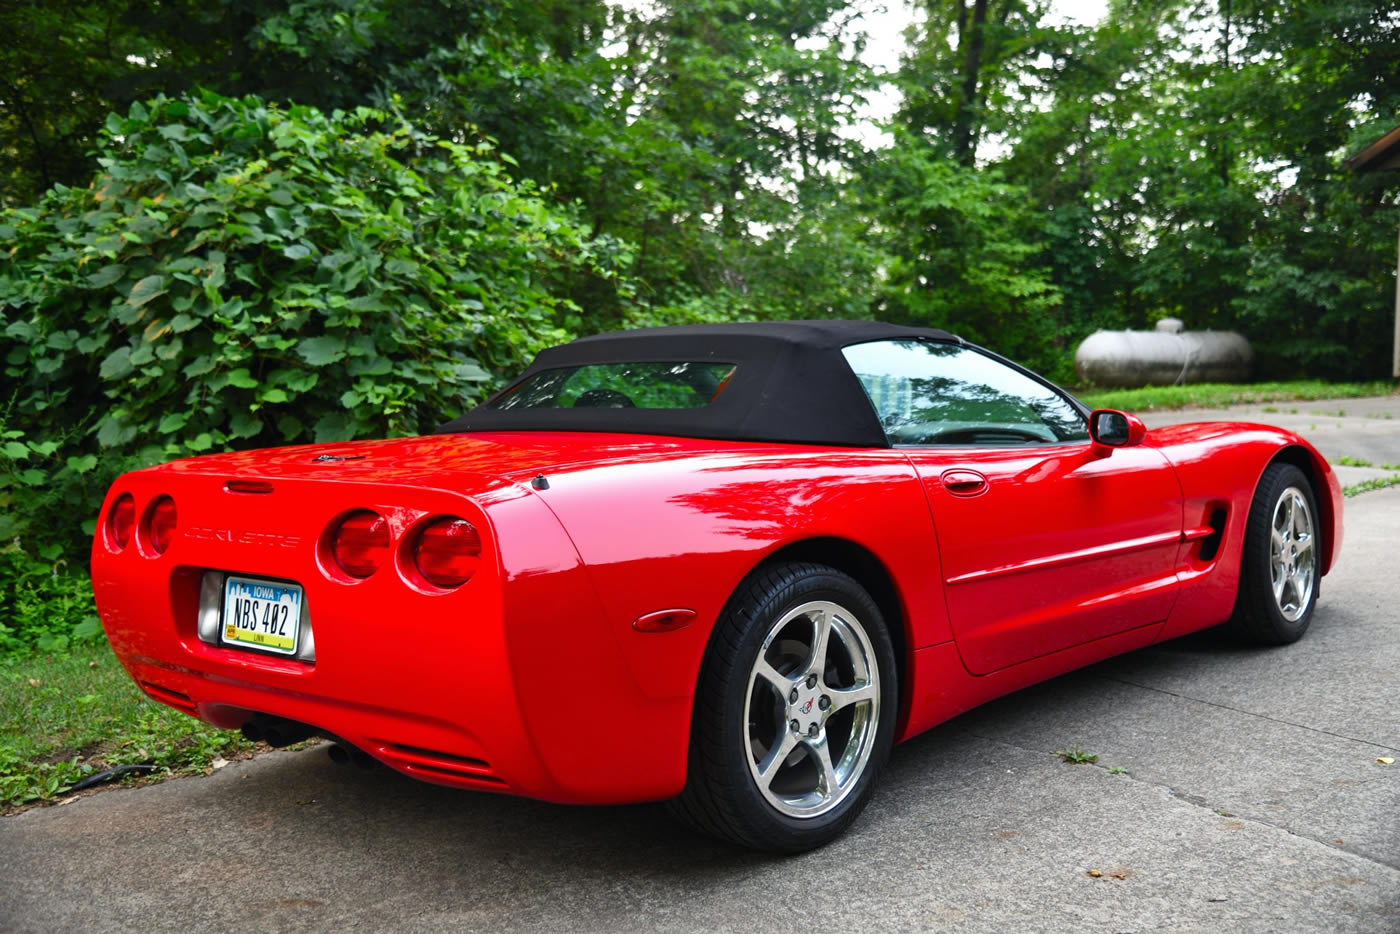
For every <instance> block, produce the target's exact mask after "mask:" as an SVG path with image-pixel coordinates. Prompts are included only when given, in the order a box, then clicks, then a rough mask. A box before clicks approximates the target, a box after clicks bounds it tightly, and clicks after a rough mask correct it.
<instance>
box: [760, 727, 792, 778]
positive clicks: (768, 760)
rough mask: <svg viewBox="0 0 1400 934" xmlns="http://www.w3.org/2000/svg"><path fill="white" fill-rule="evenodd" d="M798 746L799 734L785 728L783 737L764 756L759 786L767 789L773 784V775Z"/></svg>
mask: <svg viewBox="0 0 1400 934" xmlns="http://www.w3.org/2000/svg"><path fill="white" fill-rule="evenodd" d="M796 746H797V736H796V734H794V733H793V732H792V731H791V730H788V729H784V730H783V736H782V739H780V740H778V744H777V745H776V746H774V747H773V748H772V749H770V750H768V755H766V756H764V758H763V762H762V764H760V765H759V767H758V784H759V787H760V788H762V789H763V790H765V791H767V790H768V786H769V785H771V784H773V776H775V775H777V774H778V770H779V769H780V768H782V767H783V763H784V762H786V761H787V757H788V756H790V755H792V750H793V749H794V748H796Z"/></svg>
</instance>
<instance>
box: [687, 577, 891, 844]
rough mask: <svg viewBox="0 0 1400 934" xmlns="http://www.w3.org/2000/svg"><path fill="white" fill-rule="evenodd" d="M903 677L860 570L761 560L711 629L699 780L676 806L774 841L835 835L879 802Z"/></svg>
mask: <svg viewBox="0 0 1400 934" xmlns="http://www.w3.org/2000/svg"><path fill="white" fill-rule="evenodd" d="M823 621H824V622H823ZM823 627H825V629H826V631H827V632H828V634H829V635H828V638H827V650H826V652H825V653H824V656H823V658H822V659H821V662H820V664H818V663H817V662H816V660H815V656H816V651H815V645H816V644H817V633H819V632H821V631H822V629H823ZM804 637H805V638H807V640H808V642H810V643H812V644H810V645H804V644H803V642H802V640H803V638H804ZM760 659H761V660H762V662H763V663H765V664H763V665H761V664H760ZM818 668H820V669H821V671H822V674H821V676H820V677H817V676H816V669H818ZM780 682H781V683H780ZM896 682H897V674H896V668H895V657H894V648H893V646H892V645H891V642H890V636H889V632H888V630H887V629H886V625H885V621H884V619H883V617H882V616H881V614H880V609H879V607H878V606H876V604H875V601H874V600H872V599H871V597H870V595H869V594H868V593H866V592H865V590H864V589H863V588H862V587H861V586H860V585H859V584H858V583H856V582H855V581H854V580H853V579H852V578H850V577H849V576H847V575H845V574H843V573H841V572H840V571H837V570H834V569H832V568H829V567H825V566H823V565H817V564H805V563H803V564H798V563H789V564H774V565H770V566H766V567H762V568H759V569H758V570H757V571H755V572H754V573H753V574H752V575H750V576H749V577H748V578H747V579H746V580H745V581H744V582H743V583H742V584H741V585H740V586H739V589H738V590H737V591H736V592H735V594H734V596H733V597H732V598H731V599H730V601H729V604H728V605H727V606H726V608H725V610H724V613H723V614H722V615H721V616H720V619H719V622H718V623H716V625H715V630H714V632H713V634H712V635H711V637H710V643H709V646H708V649H707V651H706V654H705V659H704V661H703V663H702V664H701V668H700V679H699V683H698V686H697V694H696V698H695V712H694V716H693V719H692V726H691V736H690V762H689V769H688V772H687V778H686V786H685V790H684V791H683V792H682V793H681V795H680V797H678V798H676V799H675V800H674V801H672V802H671V810H672V812H673V813H674V814H676V816H678V817H679V818H680V819H681V820H683V821H684V822H686V823H688V824H690V825H691V826H692V827H694V828H696V829H697V830H699V831H701V832H702V833H706V834H709V835H711V836H715V837H719V838H721V839H725V840H730V841H733V842H735V843H738V844H740V845H742V846H746V847H751V848H754V849H760V850H768V851H771V852H779V853H800V852H804V851H806V850H811V849H814V848H816V847H819V846H822V845H823V844H825V843H827V842H829V841H831V840H833V839H835V838H836V837H837V836H839V835H840V834H841V833H842V832H844V831H845V829H846V828H847V827H849V826H850V825H851V823H852V822H853V821H854V820H855V819H856V817H857V816H859V814H860V812H861V810H862V809H863V808H864V807H865V805H866V803H867V802H869V800H870V797H871V795H872V793H873V791H874V788H875V782H876V779H877V778H878V776H879V773H880V770H881V769H882V768H883V767H884V764H885V762H886V760H887V759H888V758H889V752H890V746H891V744H892V742H893V739H894V723H895V715H896V712H897V707H898V704H899V686H898V684H897V683H896ZM843 692H845V693H843ZM794 694H795V695H796V696H797V699H796V700H793V695H794ZM793 724H797V726H796V727H794V726H793ZM784 749H787V750H788V751H786V752H784ZM765 764H766V765H767V766H768V768H769V771H768V772H766V773H765V775H766V778H767V783H766V784H761V782H762V781H763V779H762V778H761V777H760V775H759V770H760V769H762V768H763V767H764V766H765ZM809 784H810V785H811V786H812V787H811V788H810V789H807V787H806V786H807V785H809Z"/></svg>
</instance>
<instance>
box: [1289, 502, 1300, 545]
mask: <svg viewBox="0 0 1400 934" xmlns="http://www.w3.org/2000/svg"><path fill="white" fill-rule="evenodd" d="M1288 534H1289V536H1290V537H1292V538H1297V537H1298V497H1296V496H1290V497H1288Z"/></svg>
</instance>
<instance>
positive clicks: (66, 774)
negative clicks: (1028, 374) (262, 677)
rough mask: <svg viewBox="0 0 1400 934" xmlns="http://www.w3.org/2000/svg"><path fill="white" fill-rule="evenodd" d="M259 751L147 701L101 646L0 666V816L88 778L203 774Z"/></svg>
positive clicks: (238, 738)
mask: <svg viewBox="0 0 1400 934" xmlns="http://www.w3.org/2000/svg"><path fill="white" fill-rule="evenodd" d="M254 748H256V747H255V745H254V744H253V743H250V742H248V741H247V740H245V739H244V738H243V737H242V736H240V735H239V734H238V733H236V732H233V731H230V730H219V729H215V728H214V727H211V726H209V725H208V724H205V723H202V722H200V721H198V720H196V719H194V718H193V717H190V716H187V715H185V714H183V713H180V712H178V711H175V710H172V709H170V708H168V707H165V706H163V705H161V704H157V703H155V702H154V701H151V700H148V699H147V698H146V697H145V695H143V694H142V693H141V692H140V691H139V690H138V689H137V688H136V685H135V684H133V683H132V681H131V678H130V677H128V676H127V674H126V672H125V671H124V670H123V669H122V667H121V665H120V664H118V663H117V660H116V657H115V656H113V655H112V651H111V649H110V648H108V646H107V644H106V643H105V642H104V643H102V644H101V645H99V646H95V647H84V648H77V649H74V650H72V651H71V652H69V653H67V654H60V655H35V656H30V657H27V658H8V659H4V660H0V812H5V811H10V810H13V809H15V808H16V807H21V806H24V805H27V804H33V803H36V802H46V801H50V800H52V799H53V798H55V797H56V796H58V795H61V794H62V793H63V792H64V791H66V790H67V789H68V788H70V787H72V785H74V784H75V783H77V782H79V781H82V780H83V778H85V777H86V776H88V775H91V774H93V773H95V772H98V771H101V770H103V769H107V768H111V767H113V766H118V765H128V764H138V763H149V764H152V765H155V766H156V767H157V769H156V771H155V772H153V773H151V775H153V776H156V777H164V776H170V775H188V774H194V773H206V772H208V771H210V770H211V769H212V767H213V763H214V760H215V759H216V758H218V757H221V756H222V757H223V758H226V759H231V758H238V757H241V756H244V755H248V754H250V753H251V752H252V751H253V749H254Z"/></svg>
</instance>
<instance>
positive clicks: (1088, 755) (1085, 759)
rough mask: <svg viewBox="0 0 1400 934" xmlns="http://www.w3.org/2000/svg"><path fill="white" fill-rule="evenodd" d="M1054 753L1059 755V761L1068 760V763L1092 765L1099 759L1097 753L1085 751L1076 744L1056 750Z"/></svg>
mask: <svg viewBox="0 0 1400 934" xmlns="http://www.w3.org/2000/svg"><path fill="white" fill-rule="evenodd" d="M1055 755H1057V756H1059V757H1060V761H1061V762H1068V763H1069V764H1070V765H1092V764H1093V763H1095V762H1098V761H1099V757H1098V754H1097V753H1092V752H1085V751H1084V750H1082V749H1080V748H1079V747H1078V746H1075V747H1073V748H1072V749H1061V750H1058V751H1057V752H1056V753H1055Z"/></svg>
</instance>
